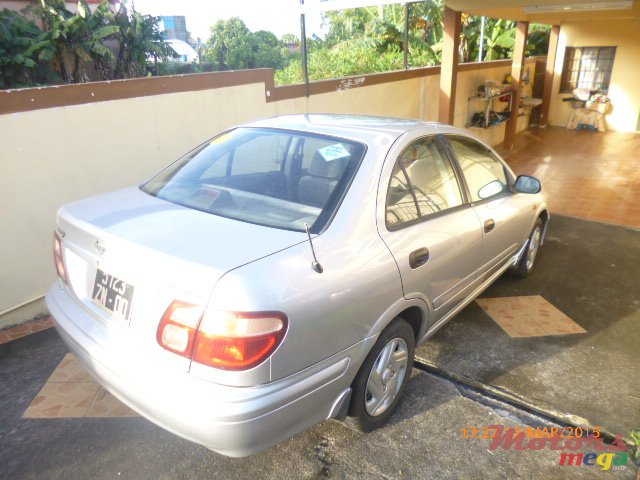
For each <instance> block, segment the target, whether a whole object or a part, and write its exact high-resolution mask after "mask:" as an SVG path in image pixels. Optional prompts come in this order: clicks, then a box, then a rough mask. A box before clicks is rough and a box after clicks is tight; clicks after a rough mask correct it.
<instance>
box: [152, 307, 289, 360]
mask: <svg viewBox="0 0 640 480" xmlns="http://www.w3.org/2000/svg"><path fill="white" fill-rule="evenodd" d="M286 331H287V317H286V316H285V315H284V314H283V313H281V312H223V311H207V312H206V313H204V316H203V308H202V307H198V306H196V305H191V304H188V303H184V302H179V301H175V302H173V303H172V304H171V305H170V306H169V308H168V309H167V311H166V312H165V314H164V315H163V317H162V320H161V321H160V324H159V325H158V331H157V335H156V338H157V340H158V343H159V344H160V346H161V347H163V348H165V349H167V350H169V351H171V352H173V353H176V354H178V355H181V356H184V357H187V358H190V359H192V360H193V361H194V362H198V363H201V364H203V365H208V366H210V367H215V368H219V369H222V370H248V369H250V368H252V367H255V366H256V365H258V364H260V363H262V362H263V361H264V360H266V359H267V358H268V357H269V356H270V355H271V354H272V353H273V352H274V351H275V349H276V348H277V347H278V345H280V342H282V339H283V338H284V335H285V333H286Z"/></svg>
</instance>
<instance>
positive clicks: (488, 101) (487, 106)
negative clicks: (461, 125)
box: [466, 90, 513, 128]
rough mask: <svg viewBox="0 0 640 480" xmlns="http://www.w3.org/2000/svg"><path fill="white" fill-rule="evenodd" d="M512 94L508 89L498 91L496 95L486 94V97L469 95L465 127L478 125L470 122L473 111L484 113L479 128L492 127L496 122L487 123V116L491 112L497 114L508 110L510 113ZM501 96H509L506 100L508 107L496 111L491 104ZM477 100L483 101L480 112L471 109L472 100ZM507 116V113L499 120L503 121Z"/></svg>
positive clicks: (511, 109)
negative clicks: (501, 110) (502, 110)
mask: <svg viewBox="0 0 640 480" xmlns="http://www.w3.org/2000/svg"><path fill="white" fill-rule="evenodd" d="M512 94H513V92H512V91H511V90H509V91H507V92H502V93H498V94H496V95H491V96H488V97H486V96H483V97H479V96H477V95H476V96H473V97H469V98H468V99H467V125H466V126H467V128H469V127H478V125H473V124H472V123H471V119H472V118H473V115H474V114H475V113H483V114H484V122H483V124H482V127H479V128H489V127H493V126H495V125H497V124H492V125H490V124H489V116H490V114H491V112H494V113H498V114H499V113H507V112H509V114H510V113H511V112H512V111H513V96H512ZM501 97H509V100H508V103H509V108H508V109H507V110H505V111H504V112H496V111H495V109H494V107H493V104H494V102H495V100H496V99H499V98H501ZM477 101H482V102H484V108H483V110H482V112H475V111H472V110H471V105H472V104H473V103H474V102H477ZM507 118H508V115H507V116H506V117H505V118H504V119H503V120H501V122H503V121H504V120H506V119H507Z"/></svg>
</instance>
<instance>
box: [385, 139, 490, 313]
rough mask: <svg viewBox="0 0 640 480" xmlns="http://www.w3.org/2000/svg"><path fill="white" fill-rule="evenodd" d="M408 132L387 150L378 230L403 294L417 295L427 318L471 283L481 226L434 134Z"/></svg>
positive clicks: (441, 310)
mask: <svg viewBox="0 0 640 480" xmlns="http://www.w3.org/2000/svg"><path fill="white" fill-rule="evenodd" d="M412 136H413V138H411V136H409V134H407V137H408V138H404V139H402V140H403V141H399V142H396V145H395V146H394V147H393V148H392V149H391V150H390V152H389V154H388V155H387V161H386V163H385V167H384V169H383V172H382V176H381V179H380V186H379V192H378V211H379V213H378V231H379V233H380V236H381V237H382V239H383V241H384V242H385V243H386V245H387V247H388V248H389V250H390V252H391V254H392V255H393V257H394V259H395V260H396V263H397V265H398V268H399V270H400V275H401V278H402V288H403V292H404V296H405V298H421V299H423V300H424V301H425V302H426V303H427V304H428V305H429V306H430V308H431V318H430V321H431V323H433V322H436V321H437V320H438V319H440V318H442V317H443V316H444V315H445V314H446V313H447V312H448V311H450V310H451V309H452V308H454V307H455V306H456V305H458V304H459V302H460V301H461V299H462V298H464V296H465V290H468V289H469V288H470V287H471V286H472V283H473V282H474V280H475V278H476V275H475V271H476V269H477V267H478V265H479V256H480V249H481V243H482V232H481V228H480V223H479V221H478V217H477V215H476V213H475V212H474V211H473V209H472V208H471V206H470V205H469V203H468V201H467V198H466V194H465V193H464V190H463V188H462V183H461V182H460V178H459V174H458V172H457V171H456V169H455V167H454V165H453V164H452V163H451V161H450V159H449V158H448V157H447V154H446V148H445V147H444V144H443V143H442V142H441V140H440V139H439V137H438V136H437V135H435V134H433V135H426V136H425V135H424V134H423V136H418V138H416V134H415V133H414V134H413V135H412ZM466 293H468V292H466Z"/></svg>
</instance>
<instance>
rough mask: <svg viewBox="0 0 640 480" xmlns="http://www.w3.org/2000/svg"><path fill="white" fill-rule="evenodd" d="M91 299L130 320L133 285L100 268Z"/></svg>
mask: <svg viewBox="0 0 640 480" xmlns="http://www.w3.org/2000/svg"><path fill="white" fill-rule="evenodd" d="M91 299H92V300H93V301H94V303H96V304H97V305H100V306H101V307H103V308H105V309H107V310H109V311H110V312H113V313H114V314H116V315H118V316H120V317H122V318H124V319H125V320H127V321H128V320H129V317H130V316H131V304H132V303H133V285H129V284H128V283H127V282H125V281H123V280H119V279H118V278H116V277H114V276H113V275H109V274H108V273H104V272H103V271H102V270H100V269H98V271H97V272H96V279H95V282H94V283H93V294H92V295H91Z"/></svg>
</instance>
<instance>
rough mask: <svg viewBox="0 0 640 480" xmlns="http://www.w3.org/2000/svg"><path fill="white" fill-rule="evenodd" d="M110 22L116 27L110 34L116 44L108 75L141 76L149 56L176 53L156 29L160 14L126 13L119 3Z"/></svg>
mask: <svg viewBox="0 0 640 480" xmlns="http://www.w3.org/2000/svg"><path fill="white" fill-rule="evenodd" d="M113 22H114V24H115V25H116V26H117V29H118V30H117V32H116V33H115V34H114V36H113V39H114V40H116V42H117V45H118V47H117V56H116V61H115V65H114V67H113V73H112V75H111V78H114V79H119V78H130V77H139V76H143V75H144V74H145V73H146V62H147V60H148V59H149V58H154V59H160V60H161V61H165V60H167V59H168V58H175V57H176V56H177V54H176V52H175V51H174V50H173V49H172V48H171V46H170V45H169V44H168V43H167V42H165V41H164V37H163V36H162V33H161V32H160V30H159V28H158V24H159V22H160V18H159V17H153V16H151V15H142V14H140V13H138V12H136V11H135V10H133V11H131V12H129V11H128V10H127V9H126V8H125V7H124V4H121V5H120V8H119V9H118V11H117V12H116V13H115V14H114V16H113Z"/></svg>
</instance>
